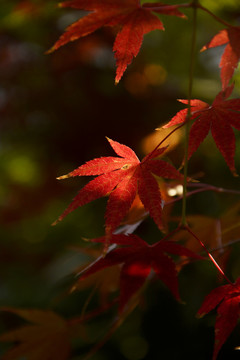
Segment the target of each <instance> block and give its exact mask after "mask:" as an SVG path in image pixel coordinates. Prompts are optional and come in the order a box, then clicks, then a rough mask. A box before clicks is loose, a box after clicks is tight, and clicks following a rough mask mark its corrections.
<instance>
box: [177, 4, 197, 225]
mask: <svg viewBox="0 0 240 360" xmlns="http://www.w3.org/2000/svg"><path fill="white" fill-rule="evenodd" d="M192 5H193V30H192V43H191V52H190V68H189V85H188V112H187V122H186V127H185V140H184V141H185V160H184V180H183V203H182V220H181V224H182V225H187V219H186V207H187V206H186V205H187V204H186V203H187V172H188V147H189V145H188V140H189V131H190V120H191V98H192V87H193V72H194V63H195V50H196V33H197V7H198V0H193V3H192Z"/></svg>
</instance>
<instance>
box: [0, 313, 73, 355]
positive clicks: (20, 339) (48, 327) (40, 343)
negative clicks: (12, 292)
mask: <svg viewBox="0 0 240 360" xmlns="http://www.w3.org/2000/svg"><path fill="white" fill-rule="evenodd" d="M3 310H5V311H8V312H11V313H14V314H16V315H18V316H20V317H22V318H23V319H25V320H27V321H28V322H30V323H31V324H27V325H24V326H22V327H20V328H18V329H16V330H12V331H9V332H7V333H5V334H2V335H1V336H0V341H2V342H14V343H16V345H15V346H14V347H13V348H12V349H10V350H8V351H7V352H6V353H5V354H4V355H2V356H1V359H2V360H19V359H20V358H21V359H23V358H24V359H25V358H26V359H28V360H43V359H44V360H53V359H57V360H67V359H68V358H69V356H70V336H69V328H68V326H67V322H65V320H64V319H63V318H61V317H60V316H59V315H57V314H56V313H54V312H52V311H44V310H29V309H26V310H23V309H15V308H5V309H3Z"/></svg>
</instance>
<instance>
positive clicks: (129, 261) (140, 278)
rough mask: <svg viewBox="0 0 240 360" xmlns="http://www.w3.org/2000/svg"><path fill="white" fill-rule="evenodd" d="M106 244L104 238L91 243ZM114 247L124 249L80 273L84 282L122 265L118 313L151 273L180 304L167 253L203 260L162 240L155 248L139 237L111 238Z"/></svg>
mask: <svg viewBox="0 0 240 360" xmlns="http://www.w3.org/2000/svg"><path fill="white" fill-rule="evenodd" d="M91 241H92V242H99V243H105V242H106V239H105V237H101V238H98V239H93V240H91ZM111 243H114V244H117V245H122V246H124V247H120V248H114V249H113V250H111V251H108V252H107V254H106V256H104V257H102V256H101V257H99V258H98V259H97V260H96V261H95V262H93V263H92V264H90V265H89V266H88V267H87V268H86V269H85V270H83V272H81V273H80V276H81V277H80V281H81V279H82V280H83V279H85V278H86V277H88V276H89V275H92V274H95V273H96V272H97V271H99V270H102V269H105V268H108V267H111V266H114V265H117V264H122V268H121V273H120V297H119V311H120V312H121V311H122V310H123V309H124V307H125V305H126V304H127V303H128V301H129V299H130V298H131V297H132V296H133V295H134V294H135V293H136V292H137V291H138V290H139V289H140V288H141V287H142V286H143V284H144V283H145V281H146V279H147V277H148V276H149V274H150V272H151V270H152V269H153V271H154V272H155V273H156V275H157V276H158V277H159V278H160V279H161V280H162V281H163V282H164V283H165V285H166V286H167V287H168V288H169V289H170V290H171V292H172V293H173V295H174V296H175V298H176V299H177V300H179V299H180V296H179V292H178V279H177V270H176V266H175V263H174V262H173V260H172V259H171V258H170V257H169V256H168V255H166V253H170V254H174V255H179V256H187V257H192V258H195V259H201V257H200V256H198V255H197V254H195V253H193V252H192V251H190V250H189V249H186V248H185V247H183V246H181V245H179V244H176V243H173V242H171V241H164V240H161V241H159V242H157V243H155V244H154V245H149V244H147V243H146V242H145V241H144V240H142V239H141V238H140V237H138V236H136V235H129V236H128V235H124V234H118V235H112V238H111Z"/></svg>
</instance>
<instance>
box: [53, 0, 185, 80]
mask: <svg viewBox="0 0 240 360" xmlns="http://www.w3.org/2000/svg"><path fill="white" fill-rule="evenodd" d="M60 6H61V7H72V8H75V9H80V10H87V11H90V14H88V15H87V16H84V17H83V18H81V19H80V20H78V21H76V22H75V23H73V24H72V25H71V26H69V27H68V28H67V29H66V32H65V33H64V34H63V35H62V36H61V37H60V38H59V40H58V41H57V42H56V43H55V45H54V46H53V47H52V48H51V49H50V51H49V52H51V51H54V50H56V49H58V48H59V47H60V46H62V45H64V44H66V43H68V42H70V41H73V40H76V39H79V38H81V37H83V36H86V35H88V34H91V33H92V32H94V31H95V30H97V29H99V28H101V27H102V26H119V27H120V29H119V31H118V34H117V36H116V39H115V42H114V45H113V51H114V53H115V58H116V63H117V73H116V79H115V81H116V83H118V82H119V81H120V79H121V77H122V75H123V73H124V71H125V70H126V68H127V66H128V65H129V64H130V63H131V62H132V59H133V57H136V56H137V54H138V52H139V50H140V47H141V44H142V41H143V36H144V35H145V34H147V33H149V32H150V31H152V30H157V29H158V30H164V26H163V24H162V22H161V21H160V20H159V19H158V17H157V16H156V15H154V14H152V12H156V13H159V14H167V15H175V16H180V17H185V15H184V14H182V13H181V12H180V11H179V10H178V8H177V5H165V4H162V3H160V2H157V3H145V4H143V5H140V0H73V1H67V2H64V3H61V4H60Z"/></svg>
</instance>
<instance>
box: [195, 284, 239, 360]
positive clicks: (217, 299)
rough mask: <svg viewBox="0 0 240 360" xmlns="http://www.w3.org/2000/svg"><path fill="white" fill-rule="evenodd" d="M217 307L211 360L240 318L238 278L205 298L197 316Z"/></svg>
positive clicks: (215, 356) (214, 358)
mask: <svg viewBox="0 0 240 360" xmlns="http://www.w3.org/2000/svg"><path fill="white" fill-rule="evenodd" d="M215 307H217V312H218V316H217V320H216V324H215V346H214V352H213V360H216V358H217V355H218V353H219V351H220V349H221V347H222V346H223V344H224V343H225V341H226V340H227V338H228V337H229V335H230V334H231V332H232V331H233V329H234V328H235V326H236V325H237V321H238V318H239V316H240V278H238V279H237V281H236V283H235V284H233V285H231V284H229V285H223V286H220V287H218V288H216V289H214V290H213V291H211V293H210V294H208V295H207V297H206V298H205V300H204V302H203V304H202V306H201V308H200V309H199V311H198V313H197V315H198V316H200V317H202V316H204V315H205V314H206V313H208V312H210V311H211V310H213V309H214V308H215Z"/></svg>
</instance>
